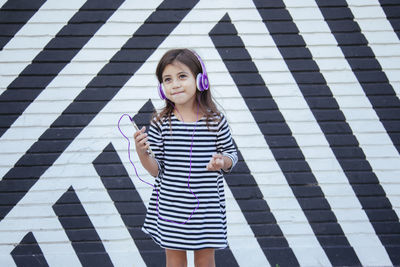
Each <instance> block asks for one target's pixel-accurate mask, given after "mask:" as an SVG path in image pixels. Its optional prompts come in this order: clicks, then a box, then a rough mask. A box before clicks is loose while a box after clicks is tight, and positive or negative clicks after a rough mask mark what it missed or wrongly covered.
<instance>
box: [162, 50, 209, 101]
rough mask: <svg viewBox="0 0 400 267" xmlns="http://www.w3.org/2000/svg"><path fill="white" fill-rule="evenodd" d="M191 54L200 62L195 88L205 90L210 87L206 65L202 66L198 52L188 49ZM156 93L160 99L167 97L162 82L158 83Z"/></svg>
mask: <svg viewBox="0 0 400 267" xmlns="http://www.w3.org/2000/svg"><path fill="white" fill-rule="evenodd" d="M190 51H191V52H192V53H193V55H195V56H196V57H197V59H198V60H199V62H200V65H201V73H199V74H197V77H196V84H197V89H199V91H206V90H208V89H209V88H210V83H209V82H208V76H207V71H206V66H204V63H203V61H202V60H201V58H200V56H199V55H198V54H196V52H194V51H193V50H190ZM157 89H158V94H159V95H160V98H161V99H162V100H165V99H167V96H166V95H165V93H164V88H163V85H162V83H160V84H159V85H158V88H157Z"/></svg>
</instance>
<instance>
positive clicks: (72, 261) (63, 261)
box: [0, 192, 80, 267]
mask: <svg viewBox="0 0 400 267" xmlns="http://www.w3.org/2000/svg"><path fill="white" fill-rule="evenodd" d="M61 194H62V193H60V192H53V193H50V192H36V193H34V194H30V195H26V196H25V197H24V198H23V199H22V200H21V201H20V202H19V203H18V205H17V206H15V207H14V208H13V209H12V210H11V211H10V212H9V213H8V214H7V216H6V217H5V218H4V219H3V220H2V221H1V222H0V248H1V250H2V251H1V254H2V255H10V253H11V251H12V250H13V249H14V248H15V247H14V244H19V243H20V242H21V240H22V238H23V237H24V236H25V235H26V234H27V233H29V232H32V233H33V234H34V236H35V239H36V241H37V243H38V245H39V246H40V248H41V250H42V252H43V254H44V257H45V259H46V261H47V263H49V266H62V267H64V266H65V267H67V266H71V265H73V266H80V261H79V259H78V258H77V256H76V253H75V251H74V249H73V248H72V245H71V242H70V241H69V239H68V236H67V235H66V233H65V231H64V230H63V228H62V225H61V224H60V222H59V220H58V218H57V216H56V215H55V214H54V211H53V209H52V204H54V203H55V202H56V201H57V200H58V199H59V197H60V196H61ZM52 199H53V202H52V203H49V202H51V200H52ZM38 203H49V205H46V206H44V205H43V204H39V205H38ZM43 229H45V230H46V231H43ZM9 244H11V245H9ZM60 251H63V253H59V252H60ZM67 263H68V264H69V265H68V264H67ZM7 266H8V265H7Z"/></svg>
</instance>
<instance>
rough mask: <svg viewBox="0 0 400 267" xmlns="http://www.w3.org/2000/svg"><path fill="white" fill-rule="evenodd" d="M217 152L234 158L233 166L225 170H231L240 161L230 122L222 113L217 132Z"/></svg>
mask: <svg viewBox="0 0 400 267" xmlns="http://www.w3.org/2000/svg"><path fill="white" fill-rule="evenodd" d="M217 152H218V153H221V154H222V155H223V156H227V157H229V158H230V159H231V160H232V166H231V168H230V169H229V170H227V171H225V170H224V171H225V172H230V171H231V170H232V168H233V167H234V166H235V165H236V163H237V162H238V156H237V151H236V147H235V145H234V143H233V140H232V135H231V131H230V129H229V125H228V122H227V121H226V119H225V116H224V115H221V120H220V122H219V125H218V132H217Z"/></svg>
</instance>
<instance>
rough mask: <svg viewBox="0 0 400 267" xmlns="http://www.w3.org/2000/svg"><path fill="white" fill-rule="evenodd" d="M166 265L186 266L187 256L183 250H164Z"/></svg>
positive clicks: (172, 266) (173, 266)
mask: <svg viewBox="0 0 400 267" xmlns="http://www.w3.org/2000/svg"><path fill="white" fill-rule="evenodd" d="M165 256H166V263H167V267H186V266H187V258H186V251H184V250H172V249H166V250H165Z"/></svg>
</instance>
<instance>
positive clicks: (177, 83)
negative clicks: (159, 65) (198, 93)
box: [172, 79, 181, 88]
mask: <svg viewBox="0 0 400 267" xmlns="http://www.w3.org/2000/svg"><path fill="white" fill-rule="evenodd" d="M180 85H181V83H180V81H179V80H178V79H174V80H173V81H172V88H178V87H180Z"/></svg>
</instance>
